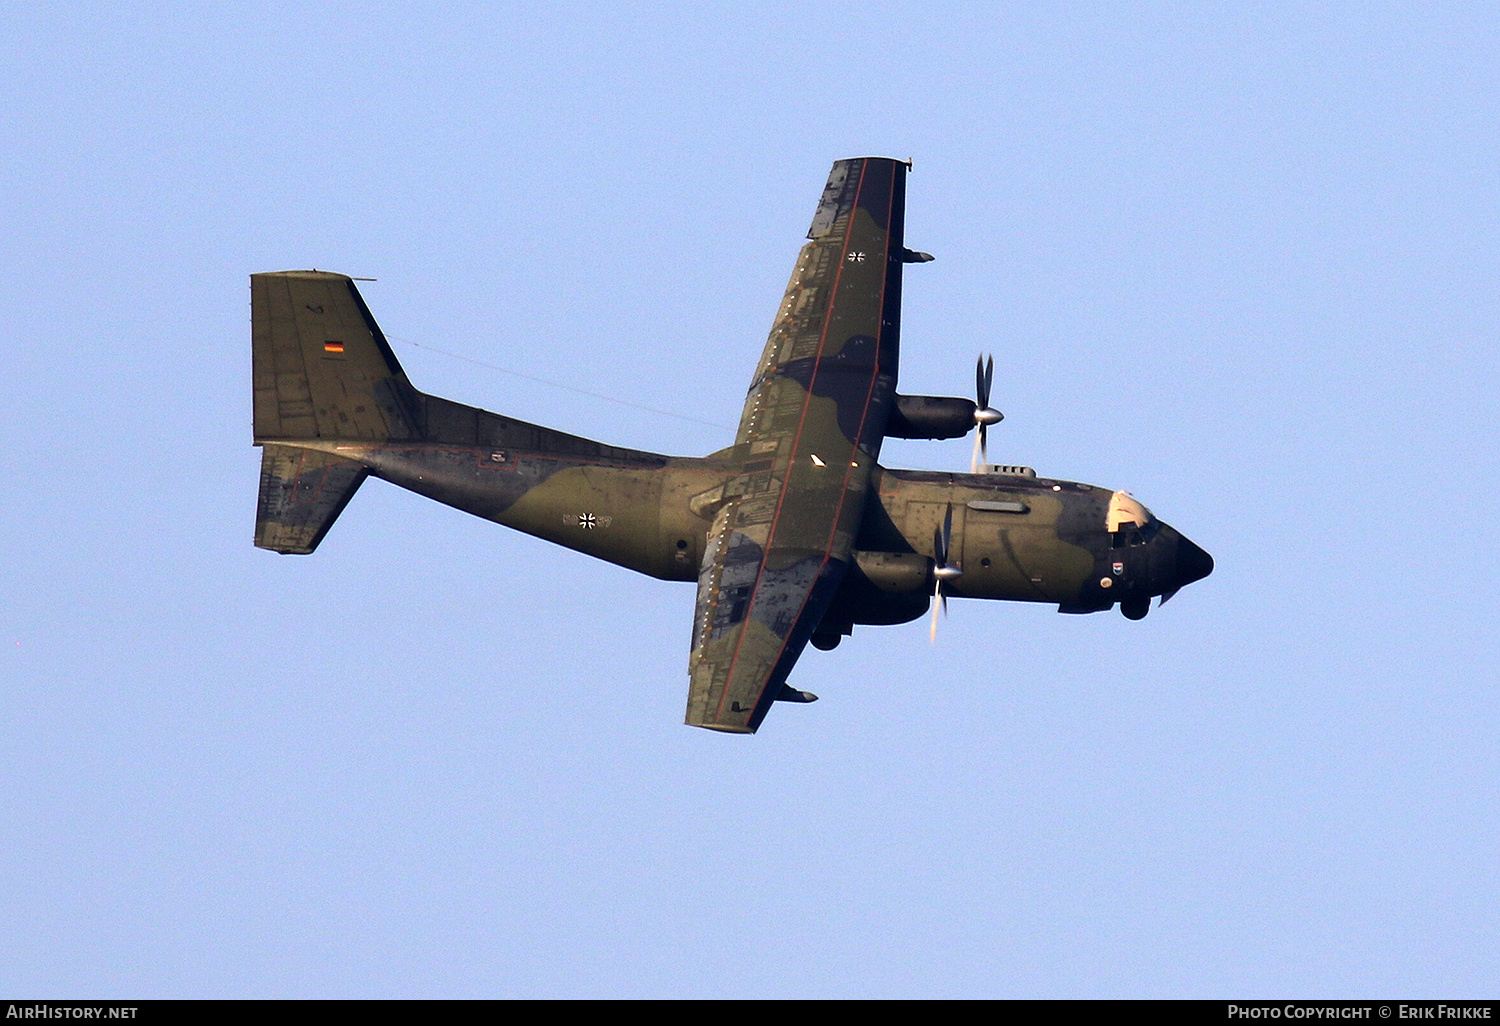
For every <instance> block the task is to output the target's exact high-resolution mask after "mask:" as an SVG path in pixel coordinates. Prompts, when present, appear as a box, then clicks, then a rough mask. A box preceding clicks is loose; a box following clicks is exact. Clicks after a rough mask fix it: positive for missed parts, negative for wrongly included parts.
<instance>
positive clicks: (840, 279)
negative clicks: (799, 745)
mask: <svg viewBox="0 0 1500 1026" xmlns="http://www.w3.org/2000/svg"><path fill="white" fill-rule="evenodd" d="M907 169H908V165H907V164H905V163H903V162H900V161H895V160H890V159H887V158H882V157H863V158H856V159H853V160H841V161H839V162H838V163H836V164H834V166H833V172H832V173H831V174H830V175H829V178H828V185H827V187H826V188H824V190H823V197H822V200H821V201H820V202H819V204H818V210H817V213H816V215H815V216H814V218H813V223H812V228H811V229H810V230H809V231H808V233H807V235H808V238H809V239H810V240H811V241H810V242H808V243H807V245H805V246H803V247H802V253H801V255H800V256H799V257H798V258H797V266H796V269H795V270H794V271H793V272H792V279H791V282H790V283H789V284H788V285H787V290H786V296H785V298H784V299H783V300H782V303H781V309H780V311H779V312H778V314H777V317H776V323H775V324H774V325H773V327H772V329H771V336H770V338H769V339H768V340H767V341H766V348H765V352H764V354H763V355H762V356H761V360H760V366H759V367H758V368H757V369H756V373H755V379H754V381H753V382H752V384H751V386H750V394H749V396H748V397H747V399H746V401H745V411H744V414H743V416H742V417H741V420H740V427H739V433H738V436H737V437H736V440H735V447H734V449H733V450H732V452H733V454H734V457H735V458H736V459H738V460H739V461H740V463H741V467H740V469H741V473H740V474H739V475H738V476H737V477H736V478H735V479H734V482H733V484H732V486H731V487H730V488H728V489H726V496H727V498H726V499H725V501H724V505H723V506H722V507H721V508H720V509H719V511H718V513H717V515H716V517H715V520H714V524H713V527H712V529H711V530H710V532H709V538H708V546H707V548H706V550H705V552H704V556H703V562H702V564H701V568H700V571H699V576H698V602H697V609H696V614H695V619H694V623H693V654H692V660H691V664H690V668H689V672H690V673H691V676H692V683H691V686H690V690H689V693H688V707H687V722H688V723H690V724H693V725H695V726H700V727H710V728H712V729H715V730H726V731H735V732H740V733H751V732H753V731H754V730H755V729H756V728H757V727H758V726H759V725H760V722H761V720H762V719H764V718H765V715H766V712H767V710H768V709H769V708H770V705H771V703H772V702H774V701H775V700H776V699H777V697H778V696H779V695H781V693H782V689H783V688H784V687H785V685H786V679H787V675H788V674H789V673H790V672H791V669H792V665H793V664H794V663H795V662H796V660H797V657H798V656H799V655H800V654H801V652H802V649H803V647H804V646H805V645H806V644H807V641H808V639H809V638H810V637H811V636H812V633H813V631H814V629H815V628H816V627H817V626H818V624H819V622H820V621H821V620H822V618H823V613H824V611H825V610H826V609H827V606H828V603H829V601H830V599H832V597H833V594H834V592H835V591H836V590H837V588H838V584H839V581H840V580H841V579H842V577H843V575H844V571H845V569H846V568H847V566H848V563H849V559H850V550H851V547H852V545H853V542H854V538H855V537H856V535H857V534H858V532H859V523H860V517H861V515H862V514H863V511H864V497H865V491H866V488H867V486H868V483H869V476H870V471H871V468H872V467H873V466H874V464H875V460H876V457H877V456H878V455H879V453H880V443H881V441H882V440H883V438H884V437H885V428H886V420H887V418H888V416H889V414H890V407H891V402H892V396H893V395H894V394H895V389H896V364H897V357H898V349H899V344H898V343H899V331H900V312H901V267H902V262H903V258H904V254H905V249H904V247H903V245H902V225H903V221H904V217H905V204H906V172H907Z"/></svg>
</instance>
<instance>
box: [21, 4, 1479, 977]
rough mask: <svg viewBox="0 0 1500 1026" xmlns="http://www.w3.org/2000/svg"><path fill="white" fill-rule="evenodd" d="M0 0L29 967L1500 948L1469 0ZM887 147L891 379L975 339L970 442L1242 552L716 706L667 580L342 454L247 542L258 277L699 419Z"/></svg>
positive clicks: (597, 422) (548, 967)
mask: <svg viewBox="0 0 1500 1026" xmlns="http://www.w3.org/2000/svg"><path fill="white" fill-rule="evenodd" d="M0 46H3V47H4V60H3V61H0V101H3V102H0V126H3V131H0V155H3V160H0V268H3V273H0V312H3V316H4V330H3V333H0V338H3V345H4V351H5V368H6V373H5V374H4V375H3V376H0V411H3V413H4V417H3V421H0V424H3V426H0V432H3V434H0V437H3V439H4V445H3V446H0V461H3V470H4V481H5V485H4V490H3V493H0V494H3V496H4V502H3V503H0V536H3V537H4V538H5V539H6V540H7V550H8V552H7V555H8V558H7V569H6V572H5V575H4V581H5V587H4V589H3V590H0V629H3V636H0V644H3V648H4V656H3V663H0V682H3V686H4V690H3V702H4V711H5V715H4V721H3V722H4V728H3V729H4V731H5V735H6V743H5V744H4V746H3V748H0V795H3V797H0V809H3V815H0V919H3V921H4V922H6V923H7V924H8V925H7V928H6V929H5V930H3V931H0V985H3V986H4V989H6V990H7V991H9V992H12V993H15V994H98V993H110V994H120V995H136V996H142V997H171V996H251V997H277V996H307V997H321V996H328V997H336V996H481V997H482V996H599V997H603V996H760V995H765V996H1001V997H1003V996H1017V997H1037V996H1078V997H1086V996H1106V997H1108V996H1226V997H1228V996H1252V995H1264V994H1288V995H1305V996H1352V995H1359V994H1390V995H1400V996H1412V997H1417V996H1452V997H1458V996H1483V995H1491V996H1492V995H1493V994H1494V993H1495V991H1496V986H1497V983H1500V971H1497V969H1496V966H1497V965H1500V957H1497V952H1500V937H1497V926H1496V924H1497V922H1500V907H1497V906H1500V885H1497V883H1496V879H1497V875H1496V873H1495V871H1494V866H1495V861H1496V856H1497V850H1500V812H1497V808H1500V803H1497V783H1500V756H1497V750H1496V745H1495V736H1496V727H1497V724H1500V715H1497V698H1500V696H1497V687H1496V680H1497V676H1500V674H1497V669H1500V667H1497V659H1496V649H1497V645H1496V641H1495V624H1496V622H1497V613H1500V608H1497V607H1500V603H1497V600H1496V597H1495V588H1494V586H1493V581H1492V577H1493V576H1494V574H1493V573H1492V572H1491V570H1490V568H1491V567H1492V565H1493V564H1494V562H1495V561H1494V559H1493V558H1491V557H1490V556H1489V555H1488V553H1487V550H1486V547H1485V546H1484V545H1481V544H1480V542H1482V541H1485V540H1486V539H1488V538H1492V537H1494V533H1495V532H1494V529H1493V523H1492V521H1493V512H1492V511H1491V510H1490V509H1489V508H1488V506H1487V502H1488V501H1489V500H1490V499H1491V498H1492V497H1493V496H1494V495H1495V494H1496V491H1497V486H1500V473H1497V461H1496V458H1495V446H1494V439H1495V432H1496V429H1495V424H1496V421H1497V413H1500V401H1497V399H1496V392H1495V385H1494V382H1495V379H1496V373H1497V370H1500V359H1497V357H1496V347H1495V342H1494V340H1495V336H1496V333H1497V327H1500V325H1497V313H1500V311H1497V300H1496V297H1497V295H1500V280H1497V278H1500V275H1497V261H1496V252H1497V247H1500V238H1497V235H1500V232H1497V213H1496V196H1497V186H1500V175H1497V171H1500V167H1497V164H1500V159H1497V150H1496V145H1495V140H1496V135H1497V128H1500V102H1497V100H1496V95H1497V93H1500V90H1497V85H1500V57H1497V54H1500V16H1497V15H1495V14H1494V13H1493V12H1490V11H1488V10H1487V9H1485V8H1484V7H1483V5H1475V4H1424V5H1397V4H1369V3H1364V4H1337V3H1333V4H1330V3H1317V4H1301V5H1298V4H1285V3H1283V4H1274V5H1241V6H1240V7H1238V8H1235V9H1233V10H1230V9H1228V8H1227V7H1225V6H1224V5H1211V4H1187V3H1178V4H1138V5H1117V6H1115V7H1113V8H1111V9H1109V10H1107V11H1101V9H1100V7H1099V5H1092V4H1080V5H1065V4H1043V3H1037V4H1015V5H1003V6H999V7H996V6H994V5H948V6H945V7H941V8H940V7H937V6H935V5H926V4H901V3H887V4H861V5H853V4H807V5H777V4H772V5H757V6H755V7H754V8H753V9H750V8H746V7H744V6H743V5H727V6H726V5H717V4H695V5H673V4H647V5H635V4H620V5H614V6H612V7H610V8H609V9H608V10H605V9H602V8H599V7H597V6H595V5H566V4H561V5H554V4H533V5H508V4H483V5H448V6H444V7H441V8H439V7H436V6H428V5H410V4H383V5H367V4H321V5H314V6H313V7H312V8H311V9H309V8H308V7H307V5H294V4H213V5H210V4H192V3H177V4H167V3H163V4H140V5H130V6H129V8H128V9H121V10H107V11H106V10H103V9H84V10H79V11H75V12H72V14H71V15H68V16H62V15H59V14H58V13H56V12H53V11H51V10H43V9H41V8H36V9H34V10H29V9H28V10H21V9H16V10H12V11H9V12H7V13H6V14H5V15H3V16H0ZM864 154H877V155H889V156H896V157H901V158H906V157H911V158H913V159H914V170H913V173H912V175H911V178H910V180H909V190H910V191H909V201H908V218H907V232H908V242H909V244H910V245H912V246H914V247H915V248H918V249H923V250H927V251H929V252H932V253H933V254H935V255H936V257H937V260H936V261H935V262H934V263H932V264H927V265H922V266H919V267H914V268H912V269H911V270H910V273H909V274H908V276H907V287H906V296H905V304H906V306H905V320H904V330H903V350H904V351H903V365H902V373H903V380H902V389H903V390H904V391H907V392H911V393H931V394H964V393H965V391H966V390H967V389H968V387H970V383H971V382H972V371H971V368H972V366H973V361H974V357H975V355H976V354H978V353H980V352H993V353H994V354H995V356H996V384H995V399H994V401H995V404H996V405H997V406H999V407H1000V408H1001V409H1002V410H1004V411H1005V413H1006V420H1005V422H1004V423H1003V424H1001V425H1000V426H999V427H998V428H996V429H994V430H993V431H992V433H991V442H990V447H991V454H992V458H993V459H995V460H996V461H997V462H1014V463H1026V464H1030V465H1033V466H1036V467H1037V468H1038V469H1039V471H1040V472H1041V473H1043V474H1044V475H1049V476H1056V477H1065V478H1071V479H1075V480H1083V481H1088V482H1091V483H1094V484H1099V485H1103V486H1107V487H1118V488H1129V489H1131V490H1132V491H1133V492H1134V493H1135V494H1136V495H1137V496H1138V497H1140V498H1141V499H1142V500H1143V501H1144V502H1146V503H1147V504H1148V505H1150V506H1151V507H1152V508H1153V509H1154V510H1155V511H1156V512H1157V513H1158V514H1159V515H1160V516H1162V517H1163V518H1164V519H1166V520H1167V521H1169V522H1171V523H1173V524H1174V525H1175V526H1177V527H1179V528H1180V529H1182V530H1183V531H1184V532H1185V533H1186V534H1188V535H1189V536H1190V537H1191V538H1193V539H1194V540H1195V541H1197V542H1199V543H1200V544H1201V545H1203V546H1204V547H1205V548H1206V549H1208V550H1209V551H1210V552H1212V553H1213V554H1214V556H1215V558H1216V560H1217V569H1216V571H1215V573H1214V575H1213V576H1212V577H1211V578H1209V579H1208V580H1206V581H1203V582H1201V583H1199V584H1196V585H1194V586H1193V587H1191V588H1189V589H1187V590H1185V591H1184V592H1183V593H1182V594H1181V595H1179V596H1178V597H1177V598H1176V599H1175V600H1174V601H1173V602H1172V603H1171V605H1170V606H1169V607H1167V608H1166V609H1163V610H1160V611H1159V612H1158V611H1153V612H1152V614H1151V616H1149V617H1148V618H1147V619H1146V620H1144V621H1142V622H1140V623H1129V622H1127V621H1125V620H1124V619H1123V618H1122V617H1120V616H1118V615H1115V614H1098V615H1094V616H1086V617H1076V616H1059V615H1058V614H1057V613H1056V612H1054V611H1053V610H1051V609H1048V608H1046V607H1043V606H1030V605H1007V604H1000V603H980V602H968V601H958V602H955V603H954V604H953V606H952V608H951V613H952V615H951V616H950V618H949V619H948V620H947V622H946V623H944V625H943V627H942V629H941V631H940V633H939V637H938V642H937V644H936V645H935V646H934V645H929V644H928V642H927V637H926V627H925V625H924V624H921V623H916V624H909V625H905V626H901V627H892V628H863V629H859V630H858V631H857V632H856V634H855V635H854V637H853V638H852V639H850V640H849V641H848V642H846V643H845V644H844V645H843V646H842V647H840V648H839V649H838V650H836V651H835V652H832V653H819V652H812V651H809V653H808V654H807V655H806V656H805V657H804V659H803V660H802V662H801V664H799V667H798V670H797V672H796V673H795V674H794V676H793V683H794V684H795V685H796V686H798V687H801V688H804V689H807V690H811V691H814V692H817V693H818V694H819V695H821V696H822V700H821V701H820V702H818V703H817V704H815V705H812V706H807V707H781V708H778V709H776V710H775V711H774V714H773V715H772V716H771V717H770V718H768V720H767V721H766V724H765V726H764V728H763V729H762V731H761V733H760V734H758V735H756V736H755V737H753V738H742V737H729V736H721V735H717V734H712V733H710V732H706V731H699V730H692V729H690V728H687V727H684V726H682V725H681V719H682V708H683V704H684V701H685V692H686V683H687V675H686V656H687V646H688V640H689V624H690V619H691V612H692V602H693V594H692V589H691V588H690V587H688V586H686V585H673V584H667V583H663V582H658V581H653V580H649V579H646V578H642V577H638V576H634V575H631V574H630V573H628V572H627V571H623V570H620V569H618V568H615V567H612V566H608V565H605V564H601V563H594V562H591V561H589V560H587V559H585V558H584V557H581V556H578V555H576V554H574V553H569V552H564V551H561V550H557V549H553V548H549V547H548V546H546V545H544V544H542V543H540V542H538V541H536V540H534V539H531V538H527V537H525V536H522V535H518V534H514V533H511V532H507V531H505V530H504V529H502V528H498V527H495V526H494V525H490V524H487V523H484V522H481V521H479V520H475V519H473V518H468V517H465V516H464V515H462V514H459V513H457V512H455V511H453V510H450V509H447V508H445V507H441V506H438V505H435V504H432V503H428V502H425V501H423V500H420V499H418V498H417V497H415V496H412V495H409V494H406V493H403V492H400V491H398V490H397V489H395V488H392V487H390V486H388V485H385V484H384V483H382V482H378V481H377V482H370V483H369V484H367V485H366V486H365V487H364V488H363V489H361V491H360V493H359V495H358V496H357V497H356V500H355V501H354V502H353V503H352V504H351V506H350V507H349V508H348V510H347V511H346V512H345V513H344V515H343V516H342V517H341V519H340V520H339V522H338V524H337V525H336V527H335V528H334V530H333V531H332V532H331V533H330V535H329V536H328V538H327V540H326V541H325V542H324V544H323V546H322V547H321V548H320V549H319V551H318V552H317V553H316V554H315V555H313V556H311V557H306V558H304V557H279V556H275V555H273V554H271V553H267V552H263V551H260V550H256V549H254V548H253V547H252V546H251V544H250V539H251V533H252V528H253V519H254V504H255V489H256V481H257V474H258V467H259V454H258V451H257V450H255V449H253V448H251V446H250V444H249V442H250V399H249V309H248V299H249V292H248V288H247V286H248V278H247V276H248V275H249V274H250V273H251V272H254V271H264V270H278V269H285V268H293V267H319V268H323V269H328V270H338V271H342V272H344V273H348V274H353V275H359V276H368V277H374V278H377V279H379V280H378V281H376V282H371V283H367V284H365V285H363V291H364V294H365V297H366V299H367V301H368V303H369V305H370V307H371V308H372V310H373V312H374V314H375V316H376V317H377V318H378V319H379V321H380V322H381V324H382V326H383V327H384V328H385V330H386V332H387V333H388V334H389V335H390V336H391V337H392V338H393V340H395V344H396V350H397V354H398V356H399V357H400V359H401V360H402V361H403V363H404V365H405V367H406V369H407V371H408V372H409V374H410V375H411V377H412V379H413V380H414V382H415V383H416V384H417V385H418V387H420V388H423V389H425V390H427V391H430V392H434V393H437V394H441V395H445V396H448V397H451V398H454V399H457V400H460V401H463V402H468V403H471V404H474V405H478V406H483V407H485V408H488V409H493V410H496V411H499V412H503V413H507V414H510V415H512V416H517V417H521V418H525V419H529V420H534V421H538V422H541V423H545V424H548V425H550V426H554V427H557V428H561V429H564V430H567V431H572V432H575V433H579V434H583V435H587V436H590V437H595V438H600V439H602V440H606V441H610V442H614V443H617V444H623V445H629V446H635V447H640V448H648V449H653V450H657V451H663V452H670V453H681V454H701V453H705V452H708V451H711V450H713V449H717V448H719V447H720V446H722V445H724V444H726V442H727V440H728V438H729V436H730V434H731V429H730V428H729V427H728V426H729V425H732V424H734V423H735V422H736V420H737V418H738V415H739V407H740V403H741V401H742V399H743V396H744V390H745V387H746V385H747V384H748V382H749V376H750V373H751V371H752V369H753V366H754V363H755V360H756V358H757V356H758V355H759V353H760V349H761V346H762V344H763V342H764V339H765V333H766V330H767V329H768V327H769V325H770V321H771V317H772V314H773V312H774V310H775V307H776V304H777V302H778V300H779V298H780V296H781V290H782V289H783V287H784V285H785V282H786V277H787V274H788V273H789V272H790V270H791V265H792V261H793V259H794V257H795V255H796V252H797V249H798V247H799V245H800V243H801V241H802V235H803V233H804V232H805V231H806V229H807V224H808V221H809V220H810V218H811V215H812V212H813V208H814V206H815V204H816V200H817V196H818V194H819V191H820V189H821V187H822V184H823V181H824V178H825V177H826V174H827V171H828V167H829V165H830V164H831V163H832V161H833V160H835V159H838V158H840V157H847V156H855V155H864ZM413 343H415V344H413ZM434 348H436V349H441V350H446V351H448V352H452V353H458V354H461V355H463V356H466V357H468V358H469V360H472V361H479V363H478V364H476V363H473V362H466V361H464V360H455V359H452V358H451V357H448V356H444V355H442V354H440V353H437V352H434V351H433V350H434ZM481 364H483V365H488V366H482V365H481ZM494 368H500V369H494ZM507 372H508V373H507ZM520 375H529V376H531V377H534V378H542V379H545V380H547V381H554V382H564V383H569V384H571V385H572V386H574V388H576V389H582V390H585V391H587V392H594V393H599V394H603V395H609V396H614V397H617V398H619V399H621V400H624V401H626V402H629V403H636V404H640V405H646V406H651V407H655V408H658V409H666V410H672V411H677V412H680V413H681V414H683V415H684V416H685V417H689V418H693V419H673V418H665V417H661V416H657V415H653V414H651V413H647V412H645V411H642V410H640V409H638V408H635V407H632V406H626V405H620V404H617V403H609V402H603V401H600V400H598V399H594V398H590V397H589V396H586V395H583V394H580V393H579V392H578V391H570V390H566V389H560V388H554V387H549V386H547V385H543V384H539V383H537V382H535V381H532V380H529V379H528V378H526V377H521V376H520ZM702 421H707V422H708V423H707V424H705V423H701V422H702ZM714 423H717V424H723V425H725V427H723V428H715V427H712V426H709V425H710V424H714ZM968 459H969V444H968V443H967V441H960V442H952V443H920V442H892V443H891V444H889V445H888V446H887V448H886V450H885V454H884V458H883V462H885V463H886V464H887V465H892V466H912V467H930V468H941V469H964V468H966V467H967V464H968Z"/></svg>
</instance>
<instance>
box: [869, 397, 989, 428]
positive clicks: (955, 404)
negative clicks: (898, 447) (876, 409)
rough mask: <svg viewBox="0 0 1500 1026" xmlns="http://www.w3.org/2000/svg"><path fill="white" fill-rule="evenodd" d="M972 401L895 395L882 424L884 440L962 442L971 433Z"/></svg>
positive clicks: (972, 419)
mask: <svg viewBox="0 0 1500 1026" xmlns="http://www.w3.org/2000/svg"><path fill="white" fill-rule="evenodd" d="M978 409H979V407H978V406H976V405H975V404H974V400H972V399H958V398H954V397H952V396H937V395H898V396H896V401H895V402H894V403H893V404H892V405H891V419H890V420H889V421H887V422H886V426H885V434H886V437H887V438H962V437H963V436H964V435H966V434H968V433H969V432H970V431H972V430H974V424H975V420H974V413H975V411H976V410H978Z"/></svg>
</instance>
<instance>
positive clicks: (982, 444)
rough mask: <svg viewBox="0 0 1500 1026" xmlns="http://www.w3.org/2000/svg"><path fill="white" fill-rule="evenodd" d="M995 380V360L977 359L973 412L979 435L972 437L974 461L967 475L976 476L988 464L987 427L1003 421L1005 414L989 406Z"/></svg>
mask: <svg viewBox="0 0 1500 1026" xmlns="http://www.w3.org/2000/svg"><path fill="white" fill-rule="evenodd" d="M994 380H995V358H994V357H993V356H991V357H990V358H989V359H988V360H986V359H985V358H984V357H982V356H981V357H979V359H978V361H977V362H976V363H975V364H974V398H975V402H976V405H977V408H976V409H975V410H974V423H976V424H978V425H979V433H978V434H977V435H975V436H974V459H973V460H972V461H971V462H970V464H969V473H971V474H977V473H979V472H980V469H981V468H982V467H984V465H985V464H987V463H988V462H989V458H990V451H989V438H988V435H989V427H990V425H991V424H998V423H1000V422H1001V421H1002V420H1004V419H1005V414H1003V413H1001V412H1000V411H999V410H996V409H993V408H991V406H990V385H991V384H992V383H993V382H994Z"/></svg>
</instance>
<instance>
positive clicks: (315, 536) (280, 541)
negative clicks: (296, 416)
mask: <svg viewBox="0 0 1500 1026" xmlns="http://www.w3.org/2000/svg"><path fill="white" fill-rule="evenodd" d="M367 473H368V471H366V470H365V468H364V467H362V466H360V465H359V464H358V463H355V462H353V461H351V460H346V459H343V458H342V457H339V456H334V455H332V454H330V453H324V452H318V451H316V450H313V449H297V448H292V447H291V446H285V445H267V446H265V447H264V449H263V451H262V454H261V458H260V505H259V507H258V508H257V509H256V513H255V544H256V545H257V546H258V547H259V548H262V549H272V550H274V551H276V552H281V553H296V554H298V555H307V554H308V553H310V552H312V551H313V550H314V549H316V548H317V547H318V543H319V542H320V541H322V540H323V536H324V535H325V534H327V533H328V529H329V528H330V527H332V526H333V522H334V520H336V519H338V515H339V514H340V513H342V512H343V511H344V507H345V506H347V505H348V504H349V500H350V499H351V498H352V497H353V496H354V493H355V491H357V490H358V488H359V486H360V483H361V482H362V481H364V479H365V476H366V474H367Z"/></svg>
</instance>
